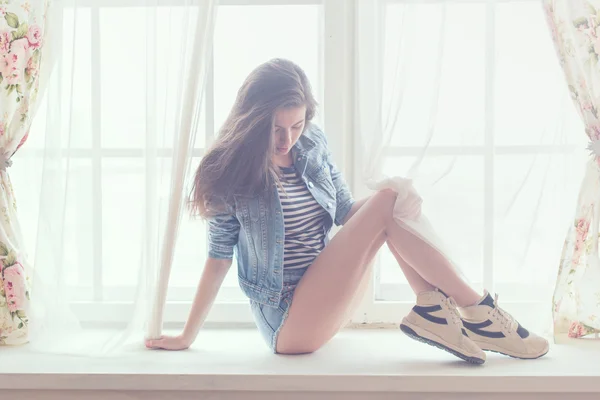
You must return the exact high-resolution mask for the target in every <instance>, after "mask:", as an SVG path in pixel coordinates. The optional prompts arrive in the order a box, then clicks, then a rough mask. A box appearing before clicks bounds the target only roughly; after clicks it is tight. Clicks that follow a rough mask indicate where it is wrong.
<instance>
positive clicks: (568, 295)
mask: <svg viewBox="0 0 600 400" xmlns="http://www.w3.org/2000/svg"><path fill="white" fill-rule="evenodd" d="M544 9H545V13H546V19H547V23H548V26H549V28H550V33H551V35H552V40H553V42H554V46H555V48H556V53H557V56H558V59H559V62H560V65H561V67H562V69H563V72H564V75H565V78H566V82H567V85H568V88H569V92H570V94H571V98H572V100H573V102H574V104H575V107H576V109H577V111H578V112H579V115H580V117H581V119H582V121H583V123H584V126H585V134H586V135H587V138H588V140H589V141H590V143H589V146H588V150H590V153H591V157H590V159H589V161H588V163H587V167H586V169H585V176H584V178H583V181H582V182H581V187H580V190H579V198H578V200H577V206H576V210H575V217H574V220H573V223H572V224H571V226H570V228H569V231H568V233H567V237H566V239H565V242H564V245H563V252H562V256H561V259H560V264H559V269H558V277H557V281H556V286H555V291H554V298H553V319H554V334H555V337H558V336H560V335H564V334H568V336H569V337H573V338H578V337H583V336H586V335H589V334H592V333H599V332H600V259H599V257H598V240H599V236H598V224H599V222H600V221H599V218H600V209H599V206H600V119H599V115H598V110H599V108H600V64H599V58H600V1H597V0H545V1H544ZM582 133H584V132H582ZM572 134H576V133H575V132H573V133H572ZM577 134H579V133H577Z"/></svg>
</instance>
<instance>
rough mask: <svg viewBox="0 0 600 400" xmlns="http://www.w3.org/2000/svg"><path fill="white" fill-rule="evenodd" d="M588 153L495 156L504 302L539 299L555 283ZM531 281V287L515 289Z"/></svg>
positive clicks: (497, 257)
mask: <svg viewBox="0 0 600 400" xmlns="http://www.w3.org/2000/svg"><path fill="white" fill-rule="evenodd" d="M585 159H586V157H585V156H584V154H582V152H576V153H573V154H567V155H557V154H555V155H539V156H537V157H532V156H531V155H504V156H498V157H497V159H496V170H495V174H496V175H495V183H496V204H495V205H496V210H495V214H496V215H495V217H496V226H495V238H494V244H495V250H494V267H495V268H494V281H495V284H496V288H495V289H496V290H497V291H499V292H500V291H501V290H502V288H505V289H504V291H502V292H501V293H502V294H503V297H505V300H506V299H508V300H514V301H518V300H524V299H529V300H537V301H539V300H541V299H542V297H540V296H539V295H538V294H537V292H535V291H532V289H533V286H537V287H539V288H540V289H541V288H543V287H546V288H547V287H551V286H552V285H553V284H554V282H555V279H556V271H558V265H559V262H560V258H561V252H562V247H563V242H564V239H565V234H566V232H567V229H568V227H569V225H570V224H572V223H573V221H572V218H573V212H574V210H575V205H576V200H577V194H578V190H579V185H580V183H581V179H582V178H583V172H584V168H583V165H584V162H585ZM526 282H527V285H529V290H527V289H525V288H524V287H523V288H522V289H525V290H517V289H513V290H511V289H510V288H511V287H514V288H516V287H518V286H519V285H523V284H524V283H526Z"/></svg>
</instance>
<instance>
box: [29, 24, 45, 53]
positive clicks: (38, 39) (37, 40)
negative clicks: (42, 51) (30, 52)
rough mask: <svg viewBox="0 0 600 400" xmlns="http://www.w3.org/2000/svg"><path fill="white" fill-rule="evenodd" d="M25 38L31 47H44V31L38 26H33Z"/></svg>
mask: <svg viewBox="0 0 600 400" xmlns="http://www.w3.org/2000/svg"><path fill="white" fill-rule="evenodd" d="M25 37H26V38H27V42H29V45H30V46H31V47H32V48H34V49H37V48H38V47H40V46H41V45H42V30H41V29H40V27H39V26H37V25H31V26H30V27H29V31H28V32H27V35H26V36H25Z"/></svg>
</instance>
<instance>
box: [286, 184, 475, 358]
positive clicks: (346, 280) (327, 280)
mask: <svg viewBox="0 0 600 400" xmlns="http://www.w3.org/2000/svg"><path fill="white" fill-rule="evenodd" d="M395 201H396V195H395V193H393V192H390V191H382V192H378V193H376V194H375V195H373V196H372V197H371V198H370V199H369V200H368V201H367V202H366V203H365V204H364V205H363V206H362V207H361V209H360V210H358V212H357V213H356V214H355V215H354V216H353V217H352V218H351V219H350V220H349V221H348V222H347V223H346V225H345V226H344V227H343V228H342V229H341V230H340V231H339V232H338V233H337V235H335V237H334V238H333V239H332V240H331V242H330V244H329V245H328V246H327V247H326V248H325V249H324V250H323V251H322V252H321V254H319V256H318V257H317V259H316V260H315V262H314V263H313V265H312V266H311V267H310V268H309V269H308V270H307V272H306V274H305V275H304V277H303V278H302V280H301V281H300V283H299V284H298V287H297V288H296V291H295V294H294V299H293V301H292V305H291V306H290V310H289V315H288V318H287V321H286V323H285V324H284V326H283V327H282V328H281V331H280V334H279V339H278V342H277V351H278V352H279V353H282V354H299V353H309V352H313V351H315V350H317V349H318V348H320V347H321V346H323V345H324V344H325V343H327V342H328V341H329V340H330V339H331V338H332V337H333V336H334V335H335V334H336V333H337V332H338V330H339V328H340V327H341V326H342V325H343V323H344V322H345V317H346V315H347V314H348V309H349V306H350V304H351V303H352V300H353V299H355V297H356V293H357V291H358V289H359V287H360V286H361V284H364V281H365V278H366V276H367V273H368V271H369V265H370V263H371V261H372V260H373V258H374V256H375V254H376V253H377V251H378V250H379V248H380V247H381V246H382V245H383V243H385V242H386V241H387V242H388V243H390V244H391V245H392V246H393V248H394V249H396V252H397V254H398V255H399V256H400V257H401V259H403V260H406V262H407V263H409V264H410V266H411V267H412V269H414V270H415V271H416V272H417V275H420V276H421V277H423V278H424V280H425V281H426V282H429V284H431V285H433V286H435V287H439V288H440V289H442V290H443V291H444V292H446V293H447V294H448V295H450V296H455V295H458V297H460V298H463V297H464V298H467V297H469V298H472V299H474V300H472V301H471V300H469V301H470V303H469V304H472V303H474V302H475V301H476V300H477V299H479V295H478V294H477V293H476V292H475V291H473V290H472V289H471V288H470V287H469V286H468V285H467V284H466V283H465V282H464V281H463V280H462V279H461V278H460V277H459V276H458V275H457V274H456V272H455V271H454V269H453V268H452V266H451V265H450V264H449V263H448V261H447V260H445V259H444V258H443V256H442V255H441V254H439V253H438V252H437V251H436V250H434V249H433V248H432V247H430V246H428V245H427V244H426V243H424V242H423V241H421V240H420V239H418V238H417V237H415V236H413V235H412V234H411V233H410V232H408V231H406V230H405V229H403V228H401V227H400V226H399V225H398V224H397V222H396V221H395V220H394V219H393V218H392V209H393V206H394V202H395ZM399 249H401V251H400V250H399ZM411 276H412V278H409V279H411V280H414V281H415V282H416V281H417V278H416V276H415V275H411ZM421 283H422V282H421ZM465 293H467V295H465Z"/></svg>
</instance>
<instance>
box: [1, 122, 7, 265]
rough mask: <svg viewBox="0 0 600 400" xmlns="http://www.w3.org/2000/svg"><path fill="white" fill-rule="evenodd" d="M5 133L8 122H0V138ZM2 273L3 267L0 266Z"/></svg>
mask: <svg viewBox="0 0 600 400" xmlns="http://www.w3.org/2000/svg"><path fill="white" fill-rule="evenodd" d="M5 133H6V122H0V137H2V136H4V134H5ZM0 264H1V263H0ZM0 271H2V265H0Z"/></svg>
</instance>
